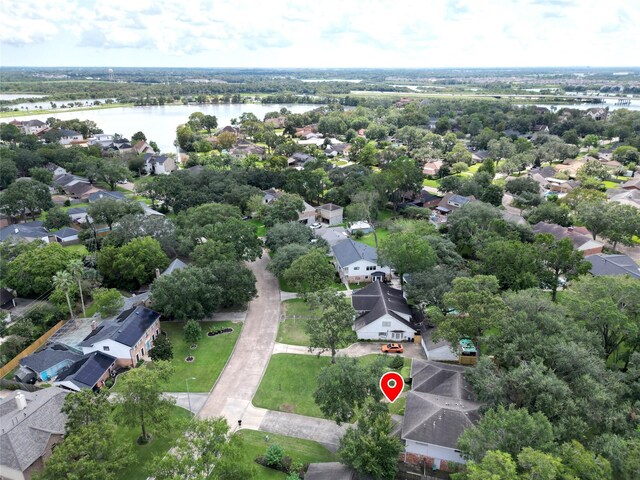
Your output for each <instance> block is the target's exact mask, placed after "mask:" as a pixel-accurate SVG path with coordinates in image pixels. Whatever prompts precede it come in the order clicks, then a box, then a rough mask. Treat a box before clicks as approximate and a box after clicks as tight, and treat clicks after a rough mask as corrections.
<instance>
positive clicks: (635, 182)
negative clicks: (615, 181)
mask: <svg viewBox="0 0 640 480" xmlns="http://www.w3.org/2000/svg"><path fill="white" fill-rule="evenodd" d="M622 188H624V189H625V190H640V177H634V178H632V179H631V180H629V181H628V182H626V183H623V184H622Z"/></svg>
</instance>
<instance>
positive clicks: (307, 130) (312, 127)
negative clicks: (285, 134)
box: [294, 124, 318, 137]
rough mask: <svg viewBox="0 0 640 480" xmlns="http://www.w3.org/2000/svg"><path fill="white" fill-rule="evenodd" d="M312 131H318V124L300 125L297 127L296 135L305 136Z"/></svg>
mask: <svg viewBox="0 0 640 480" xmlns="http://www.w3.org/2000/svg"><path fill="white" fill-rule="evenodd" d="M310 133H318V125H317V124H313V125H305V126H304V127H299V128H296V132H295V133H294V136H296V137H304V136H306V135H308V134H310Z"/></svg>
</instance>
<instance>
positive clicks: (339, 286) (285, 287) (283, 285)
mask: <svg viewBox="0 0 640 480" xmlns="http://www.w3.org/2000/svg"><path fill="white" fill-rule="evenodd" d="M278 282H279V284H280V290H282V291H283V292H297V291H298V290H297V289H296V288H295V287H294V286H293V285H291V284H290V283H289V282H287V281H286V280H285V279H284V278H279V279H278ZM327 288H331V289H333V290H346V289H347V287H345V286H344V283H342V282H335V283H333V284H332V285H330V286H329V287H327Z"/></svg>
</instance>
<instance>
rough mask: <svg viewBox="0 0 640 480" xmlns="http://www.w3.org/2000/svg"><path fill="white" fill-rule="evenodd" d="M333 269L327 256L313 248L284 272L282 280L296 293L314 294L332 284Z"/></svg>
mask: <svg viewBox="0 0 640 480" xmlns="http://www.w3.org/2000/svg"><path fill="white" fill-rule="evenodd" d="M334 277H335V267H334V266H333V264H332V263H331V262H330V260H329V258H327V254H326V253H325V252H324V251H322V250H321V249H319V248H314V249H313V250H311V251H309V253H306V254H305V255H303V256H301V257H299V258H297V259H295V260H294V261H293V262H292V263H291V266H290V267H289V268H288V269H287V270H286V271H285V272H284V278H285V280H286V281H287V282H290V283H291V284H292V285H293V286H294V288H295V289H296V291H298V292H314V291H318V290H322V289H323V288H327V287H329V286H331V285H332V284H333V279H334Z"/></svg>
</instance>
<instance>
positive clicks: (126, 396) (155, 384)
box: [117, 361, 173, 443]
mask: <svg viewBox="0 0 640 480" xmlns="http://www.w3.org/2000/svg"><path fill="white" fill-rule="evenodd" d="M172 370H173V367H172V366H171V364H169V363H168V362H163V361H160V362H154V363H153V364H151V365H149V366H147V367H145V368H134V369H133V370H131V371H130V372H129V373H127V374H126V375H123V376H122V378H121V379H120V380H119V382H118V383H120V384H121V385H122V388H121V389H120V392H119V397H118V400H117V401H118V407H119V408H118V413H119V415H118V417H119V418H121V419H122V420H123V421H127V422H130V423H129V424H131V423H137V424H138V425H139V426H140V430H141V434H140V437H139V442H140V443H147V442H148V441H149V438H150V435H149V427H150V426H151V427H152V428H153V429H155V431H157V432H161V431H162V429H163V426H166V425H167V423H168V422H169V419H170V418H171V415H169V410H170V409H171V407H172V405H173V401H172V399H169V398H167V397H166V396H165V395H164V394H163V386H164V381H165V380H166V378H167V377H168V376H169V375H170V374H171V373H172Z"/></svg>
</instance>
